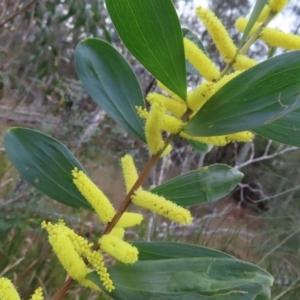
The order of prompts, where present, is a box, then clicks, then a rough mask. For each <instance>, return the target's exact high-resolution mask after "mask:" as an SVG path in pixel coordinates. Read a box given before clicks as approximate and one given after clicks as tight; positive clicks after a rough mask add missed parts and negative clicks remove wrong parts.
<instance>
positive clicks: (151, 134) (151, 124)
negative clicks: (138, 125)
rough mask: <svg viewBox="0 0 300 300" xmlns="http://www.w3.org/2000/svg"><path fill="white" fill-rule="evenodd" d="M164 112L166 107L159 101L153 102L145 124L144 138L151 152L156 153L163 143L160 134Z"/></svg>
mask: <svg viewBox="0 0 300 300" xmlns="http://www.w3.org/2000/svg"><path fill="white" fill-rule="evenodd" d="M165 113H166V107H165V106H164V105H163V104H162V103H161V102H160V101H157V102H154V103H153V105H152V106H151V110H150V112H149V115H148V118H147V121H146V124H145V133H146V140H147V144H148V147H149V150H150V152H151V153H152V154H156V153H157V152H158V151H159V150H161V149H162V148H163V147H164V145H165V142H164V140H163V138H162V135H161V124H162V120H163V118H164V115H165Z"/></svg>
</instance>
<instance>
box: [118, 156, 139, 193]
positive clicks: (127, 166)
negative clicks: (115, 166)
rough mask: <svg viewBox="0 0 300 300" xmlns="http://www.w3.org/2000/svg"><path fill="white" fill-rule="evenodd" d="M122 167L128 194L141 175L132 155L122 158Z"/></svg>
mask: <svg viewBox="0 0 300 300" xmlns="http://www.w3.org/2000/svg"><path fill="white" fill-rule="evenodd" d="M121 166H122V171H123V176H124V181H125V186H126V193H127V194H128V193H129V191H130V190H131V189H132V187H133V185H134V184H135V182H136V181H137V179H138V177H139V175H138V172H137V170H136V167H135V164H134V161H133V158H132V156H131V155H128V154H126V155H125V156H123V157H122V158H121Z"/></svg>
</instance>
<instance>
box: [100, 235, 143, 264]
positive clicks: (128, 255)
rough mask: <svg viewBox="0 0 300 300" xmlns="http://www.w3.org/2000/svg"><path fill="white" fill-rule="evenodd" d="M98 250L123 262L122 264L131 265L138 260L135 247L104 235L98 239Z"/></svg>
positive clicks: (114, 237)
mask: <svg viewBox="0 0 300 300" xmlns="http://www.w3.org/2000/svg"><path fill="white" fill-rule="evenodd" d="M99 244H100V248H101V249H102V250H103V251H104V252H106V253H108V254H110V255H111V256H113V257H114V258H116V259H117V260H119V261H121V262H123V263H124V264H133V263H135V262H136V261H137V260H138V254H139V252H138V250H137V248H136V247H134V246H132V245H130V244H128V243H126V242H124V241H122V240H121V239H120V238H118V237H116V236H114V235H112V234H105V235H103V236H102V237H101V238H100V239H99Z"/></svg>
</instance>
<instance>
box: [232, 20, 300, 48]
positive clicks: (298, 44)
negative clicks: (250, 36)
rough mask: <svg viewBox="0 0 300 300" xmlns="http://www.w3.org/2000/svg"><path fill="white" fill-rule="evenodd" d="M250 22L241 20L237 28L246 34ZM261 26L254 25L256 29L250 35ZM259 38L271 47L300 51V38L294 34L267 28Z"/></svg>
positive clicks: (237, 22)
mask: <svg viewBox="0 0 300 300" xmlns="http://www.w3.org/2000/svg"><path fill="white" fill-rule="evenodd" d="M247 23H248V20H247V19H245V18H239V19H238V20H237V21H236V23H235V26H236V28H237V29H238V30H239V31H240V32H244V30H245V28H246V26H247ZM258 26H259V24H258V23H256V24H255V25H254V29H252V30H251V32H250V33H252V32H254V31H255V30H256V29H257V28H258ZM259 38H260V39H261V40H263V41H264V42H265V43H267V44H268V45H270V46H273V47H280V48H284V49H286V50H298V49H300V36H298V35H295V34H292V33H284V32H282V31H280V30H278V29H273V28H265V29H264V30H263V31H262V32H261V34H260V36H259Z"/></svg>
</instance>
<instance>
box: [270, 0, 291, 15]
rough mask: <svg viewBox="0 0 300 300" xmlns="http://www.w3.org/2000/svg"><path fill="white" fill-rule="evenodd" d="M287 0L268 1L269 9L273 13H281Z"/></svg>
mask: <svg viewBox="0 0 300 300" xmlns="http://www.w3.org/2000/svg"><path fill="white" fill-rule="evenodd" d="M288 2H289V0H270V2H269V8H270V10H272V11H274V12H280V11H282V10H283V9H284V8H285V6H286V5H287V4H288Z"/></svg>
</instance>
